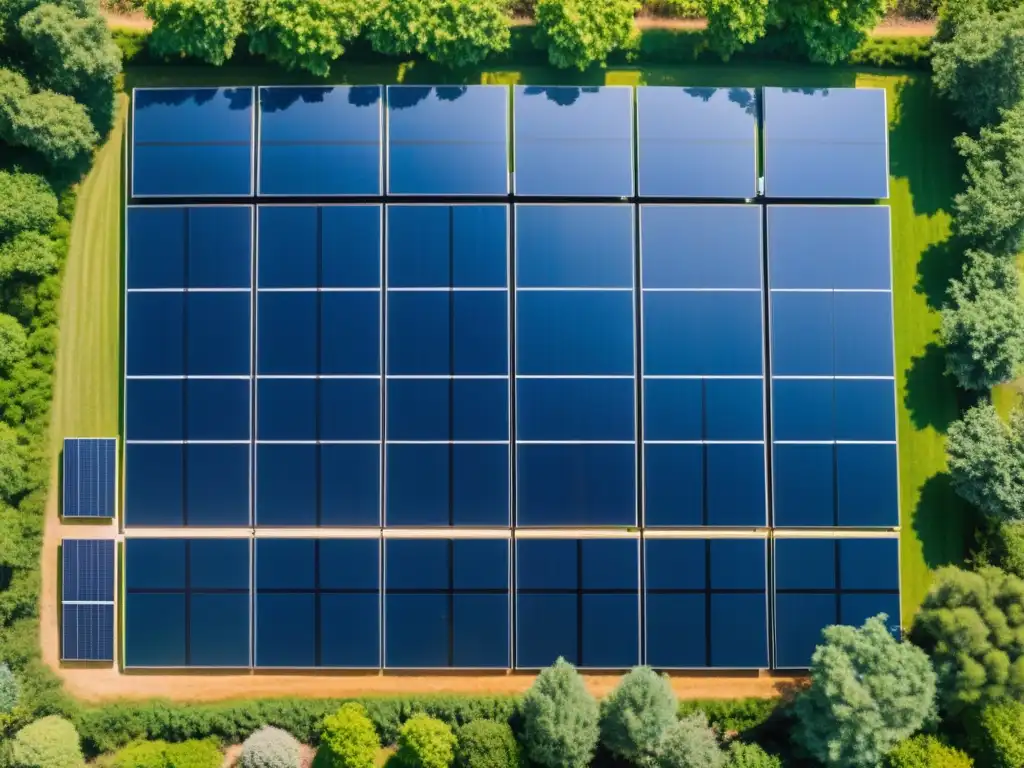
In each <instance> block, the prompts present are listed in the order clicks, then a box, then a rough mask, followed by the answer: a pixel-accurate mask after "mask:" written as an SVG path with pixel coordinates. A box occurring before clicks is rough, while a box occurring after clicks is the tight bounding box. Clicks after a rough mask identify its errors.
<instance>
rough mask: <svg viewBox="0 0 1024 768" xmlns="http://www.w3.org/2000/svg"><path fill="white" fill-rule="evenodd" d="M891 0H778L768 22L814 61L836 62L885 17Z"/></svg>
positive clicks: (772, 8) (857, 44) (842, 58)
mask: <svg viewBox="0 0 1024 768" xmlns="http://www.w3.org/2000/svg"><path fill="white" fill-rule="evenodd" d="M888 4H889V0H776V1H775V2H774V3H773V4H772V6H771V14H770V16H769V23H770V24H774V25H775V26H778V27H781V28H782V30H783V31H784V33H785V35H786V36H787V37H788V38H789V39H790V40H792V41H793V42H794V43H795V44H796V45H797V47H798V48H799V49H800V50H801V51H803V52H804V53H805V54H806V55H807V57H808V58H809V59H810V60H811V61H818V62H822V63H824V64H837V63H839V62H840V61H843V60H844V59H846V57H847V56H849V55H850V53H851V52H852V51H854V50H856V49H857V46H859V45H860V44H861V43H862V42H864V40H865V38H867V36H868V33H869V32H870V31H871V30H872V29H873V28H874V27H875V26H876V25H877V24H878V22H880V21H881V20H882V17H883V16H884V15H885V11H886V8H887V7H888Z"/></svg>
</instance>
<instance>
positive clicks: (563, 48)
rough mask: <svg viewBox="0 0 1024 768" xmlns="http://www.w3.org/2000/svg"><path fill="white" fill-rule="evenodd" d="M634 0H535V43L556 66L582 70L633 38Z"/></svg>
mask: <svg viewBox="0 0 1024 768" xmlns="http://www.w3.org/2000/svg"><path fill="white" fill-rule="evenodd" d="M639 9H640V4H639V3H638V2H637V0H537V6H536V10H535V12H534V18H535V20H536V23H537V35H536V44H537V46H538V47H540V48H547V51H548V59H549V60H550V62H551V63H552V64H554V65H555V66H556V67H561V68H563V69H567V68H570V67H575V68H576V69H579V70H584V69H586V68H587V67H589V66H590V65H591V64H604V63H605V62H606V61H607V60H608V56H609V55H610V54H611V53H612V52H613V51H615V50H619V49H626V48H631V47H632V46H633V45H634V43H635V41H636V34H637V33H636V26H635V25H634V23H633V17H634V16H635V15H636V12H637V11H638V10H639Z"/></svg>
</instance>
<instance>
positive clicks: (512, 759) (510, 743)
mask: <svg viewBox="0 0 1024 768" xmlns="http://www.w3.org/2000/svg"><path fill="white" fill-rule="evenodd" d="M520 752H521V750H520V748H519V743H518V742H517V741H516V737H515V734H513V733H512V729H511V728H510V727H509V725H508V723H499V722H496V721H494V720H474V721H473V722H471V723H466V724H465V725H464V726H462V727H461V728H460V729H459V733H458V745H457V746H456V747H455V765H456V766H458V768H519V766H520V765H521V763H522V757H521V754H520Z"/></svg>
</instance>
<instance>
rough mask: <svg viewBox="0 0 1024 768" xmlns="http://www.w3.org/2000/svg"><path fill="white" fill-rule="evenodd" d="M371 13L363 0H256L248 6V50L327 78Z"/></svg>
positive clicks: (369, 7) (371, 6)
mask: <svg viewBox="0 0 1024 768" xmlns="http://www.w3.org/2000/svg"><path fill="white" fill-rule="evenodd" d="M374 10H375V8H374V4H373V3H370V2H366V0H260V2H259V3H256V4H254V5H253V6H252V11H251V18H250V23H249V24H250V26H249V50H250V51H252V52H253V53H260V54H263V55H264V56H266V57H267V58H268V59H269V60H270V61H275V62H277V63H278V64H281V65H282V66H284V67H285V68H286V69H290V70H291V69H305V70H307V71H308V72H312V73H313V74H314V75H318V76H320V77H326V76H327V75H328V74H329V73H330V71H331V62H333V61H334V60H335V59H337V58H338V57H339V56H341V55H342V54H343V53H344V52H345V44H346V43H348V42H349V41H350V40H353V39H355V38H356V37H357V36H358V35H359V33H360V31H361V30H362V28H363V24H364V23H365V22H366V21H367V19H368V17H369V15H370V14H371V13H373V11H374Z"/></svg>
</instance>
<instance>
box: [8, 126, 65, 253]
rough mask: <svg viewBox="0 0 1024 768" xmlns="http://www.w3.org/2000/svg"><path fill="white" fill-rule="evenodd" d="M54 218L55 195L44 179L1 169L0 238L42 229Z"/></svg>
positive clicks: (55, 207) (55, 208)
mask: <svg viewBox="0 0 1024 768" xmlns="http://www.w3.org/2000/svg"><path fill="white" fill-rule="evenodd" d="M0 109H2V107H0ZM56 221H57V197H56V195H54V194H53V191H52V190H51V189H50V185H49V184H47V183H46V179H44V178H43V177H42V176H36V175H34V174H31V173H18V172H14V173H8V172H7V171H0V240H2V239H3V238H5V237H11V236H13V235H16V234H18V233H19V232H27V231H31V230H34V231H37V232H45V231H46V230H48V229H49V228H50V227H51V226H53V224H54V222H56Z"/></svg>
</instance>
